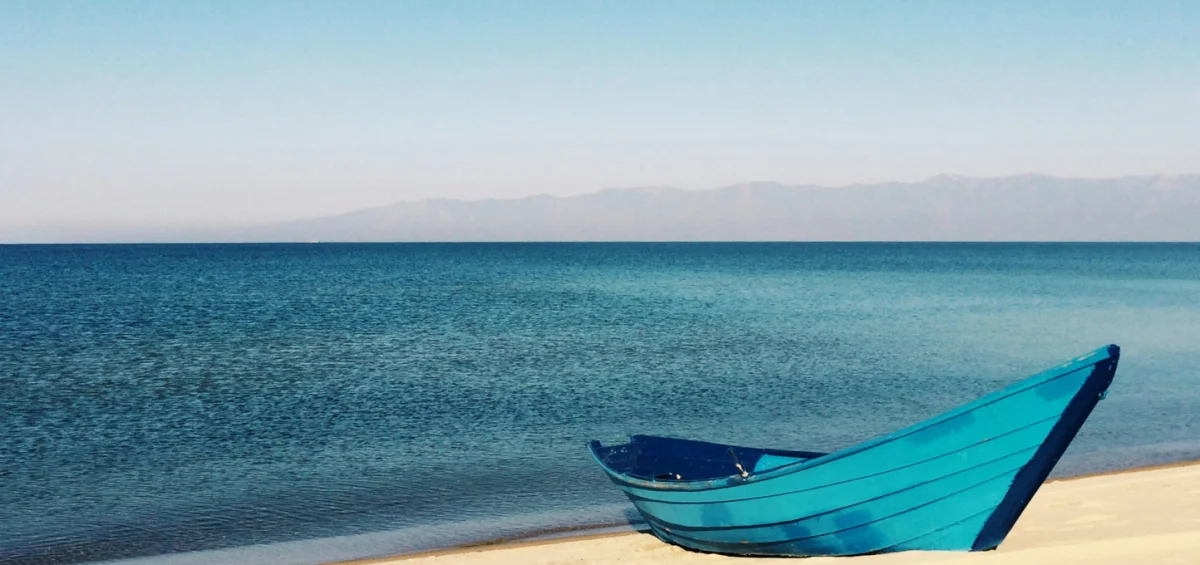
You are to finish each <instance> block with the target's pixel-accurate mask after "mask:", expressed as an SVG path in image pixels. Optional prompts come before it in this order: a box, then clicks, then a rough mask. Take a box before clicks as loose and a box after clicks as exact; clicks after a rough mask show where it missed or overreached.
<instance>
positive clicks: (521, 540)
mask: <svg viewBox="0 0 1200 565" xmlns="http://www.w3.org/2000/svg"><path fill="white" fill-rule="evenodd" d="M1189 467H1195V468H1196V469H1197V470H1198V471H1200V459H1192V460H1186V461H1177V462H1173V463H1159V464H1155V465H1147V466H1143V467H1134V468H1130V469H1117V470H1112V471H1100V472H1095V473H1084V474H1081V475H1071V476H1067V477H1056V478H1052V479H1048V480H1047V481H1046V482H1045V483H1044V485H1043V486H1045V485H1051V484H1062V483H1074V482H1080V481H1087V480H1095V479H1101V478H1105V477H1120V476H1133V475H1138V474H1143V473H1152V472H1155V471H1166V470H1170V469H1179V468H1189ZM1041 492H1042V490H1041V489H1039V490H1038V493H1039V495H1035V497H1034V500H1035V501H1036V500H1037V496H1040V494H1041ZM1022 519H1024V516H1022ZM1018 523H1019V522H1018ZM620 527H621V525H619V524H603V525H601V524H597V525H595V526H590V525H589V526H564V527H558V528H547V529H545V530H541V531H538V532H533V533H530V534H528V535H519V536H505V537H500V538H494V539H490V540H482V541H477V542H470V543H465V544H459V545H455V546H451V547H446V548H441V549H432V550H427V551H418V552H414V553H401V554H395V555H386V556H379V557H364V558H361V559H351V560H347V561H332V562H328V563H325V564H323V565H383V564H388V563H402V562H406V561H415V560H419V559H420V560H425V559H438V558H444V557H451V556H461V555H466V554H474V553H485V552H493V551H502V550H511V549H529V548H534V547H540V546H547V545H559V544H571V543H577V542H586V541H593V540H604V539H611V538H620V537H629V536H639V535H646V532H648V531H649V530H647V529H638V528H636V527H635V526H633V525H629V527H630V528H631V529H630V530H628V531H609V532H602V531H601V532H597V531H596V530H604V529H613V528H620ZM589 531H592V532H594V533H587V532H589ZM570 532H579V533H578V534H575V535H571V534H570ZM1197 537H1198V538H1200V532H1197ZM655 541H657V538H656V540H655ZM659 543H662V545H664V546H666V547H674V546H669V545H668V544H665V543H663V542H659ZM677 549H678V548H677ZM680 551H685V550H682V549H680ZM888 555H899V554H888ZM955 555H961V553H955ZM734 559H741V558H734ZM789 559H794V558H789ZM807 559H811V558H807ZM1197 559H1198V560H1197V561H1196V563H1198V564H1200V557H1198V558H1197Z"/></svg>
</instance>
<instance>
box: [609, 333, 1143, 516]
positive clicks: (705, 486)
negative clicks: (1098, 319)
mask: <svg viewBox="0 0 1200 565" xmlns="http://www.w3.org/2000/svg"><path fill="white" fill-rule="evenodd" d="M1119 354H1120V348H1119V347H1118V346H1116V345H1114V344H1110V345H1106V346H1104V347H1100V348H1098V349H1095V350H1093V351H1091V352H1088V353H1085V354H1083V355H1081V356H1079V357H1076V358H1075V359H1072V360H1070V361H1067V362H1065V363H1062V364H1059V365H1057V366H1054V367H1051V368H1049V369H1046V370H1044V371H1042V372H1040V373H1037V374H1035V375H1032V376H1029V377H1026V378H1024V379H1021V380H1019V381H1017V382H1015V383H1012V384H1010V385H1008V386H1007V387H1004V388H1002V389H1000V390H997V391H994V392H991V393H988V394H986V395H984V396H981V397H979V398H976V399H975V400H972V401H970V402H967V403H965V404H962V405H960V406H958V407H956V408H953V409H951V410H949V411H946V412H943V413H941V414H939V415H936V416H933V417H931V418H929V419H927V420H923V421H920V422H916V423H914V424H911V425H909V426H907V427H905V428H901V429H899V430H896V431H894V432H891V433H888V434H884V435H881V436H876V437H874V438H872V439H869V440H866V441H864V442H861V443H858V444H855V445H852V446H850V447H846V448H843V449H840V450H837V451H833V452H830V453H827V454H825V455H823V456H821V457H817V458H814V459H808V460H805V461H797V462H795V463H788V464H784V465H780V466H779V467H774V468H772V469H767V470H766V471H763V472H761V473H754V472H751V473H750V474H749V475H747V476H745V477H743V476H741V475H727V476H723V477H716V478H711V479H702V480H694V481H653V480H647V479H641V478H637V477H633V476H630V475H628V474H626V473H624V472H621V471H617V470H615V469H613V468H612V467H610V466H609V465H608V464H606V463H605V462H604V460H603V459H601V457H600V455H599V454H598V453H597V449H599V448H600V447H601V444H600V442H599V441H596V440H592V441H591V442H589V443H588V448H589V451H590V452H591V455H592V458H593V459H595V460H596V462H597V463H599V464H600V466H601V468H603V469H604V471H605V472H606V473H607V474H608V475H609V478H610V479H612V480H613V481H614V482H617V483H618V484H622V485H627V486H630V487H635V488H642V489H646V490H651V491H684V492H700V491H710V490H720V489H726V488H733V487H738V486H742V485H747V484H753V483H758V482H762V481H768V480H771V479H775V478H778V477H783V476H787V475H791V474H792V473H798V472H800V471H805V470H808V469H812V468H815V467H819V466H821V465H824V464H826V463H829V462H831V461H836V460H839V459H842V458H845V457H848V456H850V455H854V454H856V453H860V452H862V451H865V450H867V449H871V448H874V447H878V446H880V445H884V444H887V443H890V442H893V441H896V440H898V439H901V438H904V437H907V436H910V435H912V434H915V433H917V432H920V431H922V430H925V429H927V428H930V427H933V426H935V425H938V424H941V423H943V422H945V421H947V420H950V419H953V418H957V417H959V416H961V415H963V414H966V413H967V412H971V411H974V410H978V409H979V408H982V407H984V406H989V405H991V404H994V403H996V402H999V401H1001V400H1004V399H1006V398H1008V397H1010V396H1013V395H1016V394H1019V393H1022V392H1025V391H1027V390H1029V389H1032V388H1034V387H1037V386H1041V385H1043V384H1046V383H1048V382H1050V381H1053V380H1056V379H1059V378H1062V377H1065V376H1067V375H1070V374H1073V373H1075V372H1078V371H1081V370H1083V369H1086V368H1088V367H1094V366H1095V365H1097V364H1099V363H1102V362H1104V361H1107V360H1109V359H1113V358H1115V357H1117V356H1118V355H1119ZM1093 375H1094V372H1093ZM1093 375H1089V376H1088V377H1086V378H1085V380H1084V384H1086V383H1087V380H1088V379H1091V378H1093ZM1081 388H1082V386H1081ZM620 445H630V444H629V443H626V444H618V445H617V446H612V447H619V446H620Z"/></svg>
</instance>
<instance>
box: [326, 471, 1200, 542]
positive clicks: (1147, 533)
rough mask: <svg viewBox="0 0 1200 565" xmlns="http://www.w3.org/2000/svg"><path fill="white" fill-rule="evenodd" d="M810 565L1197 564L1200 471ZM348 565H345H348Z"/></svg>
mask: <svg viewBox="0 0 1200 565" xmlns="http://www.w3.org/2000/svg"><path fill="white" fill-rule="evenodd" d="M803 562H804V563H805V564H806V565H821V564H825V563H863V564H864V565H866V564H881V565H892V564H896V565H902V564H903V565H907V564H919V563H931V564H938V565H958V564H972V565H974V564H981V565H984V564H996V565H1007V564H1012V565H1017V564H1021V565H1038V564H1045V565H1050V564H1055V565H1057V564H1081V565H1082V564H1088V565H1129V564H1139V565H1183V564H1189V565H1190V564H1200V464H1197V463H1190V464H1182V465H1173V466H1166V467H1158V468H1150V469H1142V470H1135V471H1128V472H1121V473H1114V474H1103V475H1094V476H1086V477H1078V478H1072V479H1067V480H1060V481H1054V482H1051V483H1048V484H1046V485H1045V486H1043V487H1042V489H1041V490H1040V491H1039V492H1038V494H1037V496H1036V497H1034V499H1033V502H1032V503H1030V505H1029V508H1028V509H1027V510H1026V511H1025V513H1024V514H1023V515H1022V517H1021V519H1020V521H1018V522H1017V525H1016V527H1015V528H1014V529H1013V531H1012V533H1011V534H1009V536H1008V539H1007V540H1006V541H1005V542H1004V543H1003V544H1002V545H1001V546H1000V548H999V549H997V550H995V551H989V552H980V553H939V552H905V553H893V554H886V555H871V556H862V557H853V558H811V559H806V560H804V561H803ZM352 563H354V564H355V565H368V564H370V565H387V564H394V565H434V564H436V565H501V564H527V565H559V564H564V565H565V564H585V565H609V564H622V565H651V564H662V565H676V564H678V565H688V564H705V565H721V564H728V565H734V564H738V565H745V564H747V563H792V564H795V563H799V561H796V560H795V559H770V558H736V557H724V556H720V555H709V554H701V553H694V552H690V551H686V550H684V549H681V548H679V547H675V546H671V545H667V544H665V543H663V542H661V541H659V540H658V539H657V538H655V537H654V536H652V535H649V534H642V533H622V534H613V535H604V536H594V537H583V538H573V539H567V540H561V541H559V540H556V541H548V542H526V543H513V544H505V545H496V546H487V547H480V548H468V549H453V550H446V551H441V552H436V553H426V554H418V555H410V556H404V557H396V558H387V559H373V560H363V561H355V562H352ZM347 565H349V564H347Z"/></svg>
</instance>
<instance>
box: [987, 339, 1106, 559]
mask: <svg viewBox="0 0 1200 565" xmlns="http://www.w3.org/2000/svg"><path fill="white" fill-rule="evenodd" d="M1107 349H1108V355H1109V358H1108V359H1106V360H1104V361H1101V362H1099V363H1096V365H1095V367H1093V368H1092V374H1091V375H1088V378H1087V382H1085V383H1084V384H1083V386H1082V387H1080V389H1079V392H1077V393H1075V398H1072V399H1071V402H1070V403H1069V404H1067V408H1066V410H1064V411H1063V415H1062V419H1061V420H1059V421H1058V423H1057V424H1055V425H1054V428H1053V429H1051V430H1050V435H1048V436H1046V442H1045V443H1043V444H1042V447H1040V448H1039V449H1038V450H1037V452H1036V453H1034V455H1033V458H1032V459H1030V460H1029V463H1027V464H1026V465H1025V467H1024V468H1023V469H1021V470H1020V471H1019V472H1018V473H1017V476H1016V478H1015V479H1013V485H1012V487H1011V488H1010V489H1009V491H1008V494H1007V495H1005V497H1004V500H1002V501H1000V504H999V505H998V506H996V510H995V511H994V512H992V515H991V517H989V518H988V520H987V522H985V523H984V525H983V528H982V529H980V530H979V536H978V537H976V538H975V543H974V544H972V545H971V550H972V551H983V550H988V549H995V547H996V546H998V545H1000V542H1002V541H1004V538H1005V537H1007V536H1008V532H1009V531H1010V530H1012V527H1013V525H1015V524H1016V523H1017V518H1020V517H1021V513H1022V512H1024V511H1025V507H1026V506H1028V505H1029V501H1030V500H1032V499H1033V495H1034V494H1035V493H1037V490H1038V488H1039V487H1041V486H1042V483H1043V482H1045V480H1046V477H1047V476H1049V475H1050V471H1051V470H1053V469H1054V465H1055V464H1057V463H1058V459H1059V458H1060V457H1062V454H1063V452H1064V451H1066V450H1067V446H1068V445H1070V443H1071V440H1072V439H1075V434H1077V433H1079V428H1080V427H1082V426H1083V422H1084V421H1085V420H1087V417H1088V416H1089V415H1090V414H1091V413H1092V409H1093V408H1095V407H1096V403H1098V402H1100V399H1101V398H1102V397H1103V396H1104V394H1105V392H1107V391H1108V385H1110V384H1111V383H1112V380H1113V375H1114V374H1116V372H1117V361H1118V360H1119V359H1120V357H1121V348H1120V347H1117V346H1116V345H1110V346H1108V348H1107Z"/></svg>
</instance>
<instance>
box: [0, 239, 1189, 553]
mask: <svg viewBox="0 0 1200 565" xmlns="http://www.w3.org/2000/svg"><path fill="white" fill-rule="evenodd" d="M1110 342H1111V343H1118V344H1120V345H1121V346H1122V348H1123V349H1122V359H1121V365H1120V370H1119V371H1118V373H1117V378H1116V381H1115V383H1114V385H1113V387H1112V390H1111V393H1110V396H1109V399H1108V400H1106V401H1105V402H1103V403H1101V404H1100V406H1099V407H1098V408H1097V410H1096V412H1095V413H1094V414H1093V416H1092V418H1091V419H1090V420H1089V422H1088V423H1087V424H1086V425H1085V426H1084V429H1083V431H1082V432H1081V434H1080V435H1079V437H1078V439H1077V440H1076V442H1075V444H1074V445H1073V446H1072V448H1071V449H1070V450H1069V451H1068V453H1067V455H1066V457H1065V458H1064V459H1063V461H1062V462H1061V464H1060V467H1059V469H1058V470H1057V472H1056V474H1059V475H1061V474H1072V473H1082V472H1090V471H1101V470H1110V469H1118V468H1129V467H1135V466H1140V465H1146V464H1153V463H1161V462H1169V461H1177V460H1184V459H1191V458H1197V457H1200V245H1193V244H1144V245H1143V244H990V245H987V244H985V245H974V244H494V245H490V244H479V245H477V244H461V245H454V244H445V245H442V244H437V245H403V244H395V245H391V244H379V245H349V244H347V245H337V244H314V245H170V246H155V245H145V246H141V245H138V246H125V245H114V246H0V430H3V434H2V435H0V485H2V488H0V563H5V564H10V563H11V564H17V563H37V564H58V563H82V562H92V561H102V560H112V559H124V558H135V557H147V556H151V561H154V562H164V561H167V560H169V559H176V560H178V562H180V563H182V562H188V563H216V562H238V561H245V560H246V559H247V557H246V556H247V555H253V556H254V557H253V560H254V561H255V562H263V563H306V562H314V561H319V560H322V559H337V558H351V557H361V556H369V555H379V554H387V553H395V552H404V551H416V550H422V549H429V548H434V547H443V546H447V545H451V544H456V543H464V542H470V541H479V540H484V539H489V538H495V537H500V536H517V535H525V534H529V533H533V532H541V531H546V530H554V529H556V528H570V527H584V526H594V525H613V524H616V525H621V524H627V523H628V520H629V518H630V516H631V507H629V506H627V504H626V503H625V501H624V500H623V497H622V496H621V495H620V494H619V493H618V492H617V490H616V489H615V488H613V487H612V486H611V485H609V484H608V483H607V482H606V480H605V478H604V477H603V475H602V473H601V472H600V470H599V469H598V468H596V467H595V465H594V464H593V463H592V461H591V460H590V459H589V456H588V454H587V451H586V449H585V447H584V444H585V442H586V440H588V439H593V438H594V439H601V440H603V441H605V442H612V441H619V440H621V439H623V438H624V437H625V436H626V435H627V434H629V433H654V434H663V435H676V436H685V437H694V438H699V439H708V440H713V441H721V442H730V443H742V444H763V445H767V446H775V447H782V448H793V449H807V450H833V449H836V448H838V447H840V446H844V445H847V444H851V443H855V442H858V441H860V440H863V439H866V438H868V437H870V436H872V435H875V434H879V433H883V432H886V431H888V430H891V429H894V428H896V427H899V426H902V425H906V424H909V423H912V422H915V421H918V420H921V419H923V418H925V417H928V416H931V415H934V414H936V413H938V412H941V411H943V410H945V409H948V408H951V407H953V406H954V405H957V404H959V403H961V402H964V401H967V400H970V399H972V398H974V397H976V396H978V395H981V394H983V393H986V392H988V391H991V390H993V389H995V388H998V387H1000V386H1003V385H1005V384H1008V383H1011V382H1013V381H1015V380H1017V379H1019V378H1021V377H1024V376H1026V375H1029V374H1032V373H1034V372H1037V371H1039V370H1041V369H1044V368H1047V367H1049V366H1052V365H1055V364H1057V363H1059V362H1061V361H1065V360H1067V359H1069V358H1071V357H1073V356H1075V355H1078V354H1081V353H1084V352H1086V351H1089V350H1091V349H1093V348H1095V347H1098V346H1101V345H1105V344H1107V343H1110ZM247 547H251V549H253V548H262V550H261V551H259V552H257V553H253V552H251V553H246V551H249V550H245V549H237V548H247ZM212 550H220V551H212ZM179 552H200V553H186V554H182V555H175V556H174V557H168V556H166V555H165V554H177V553H179Z"/></svg>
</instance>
